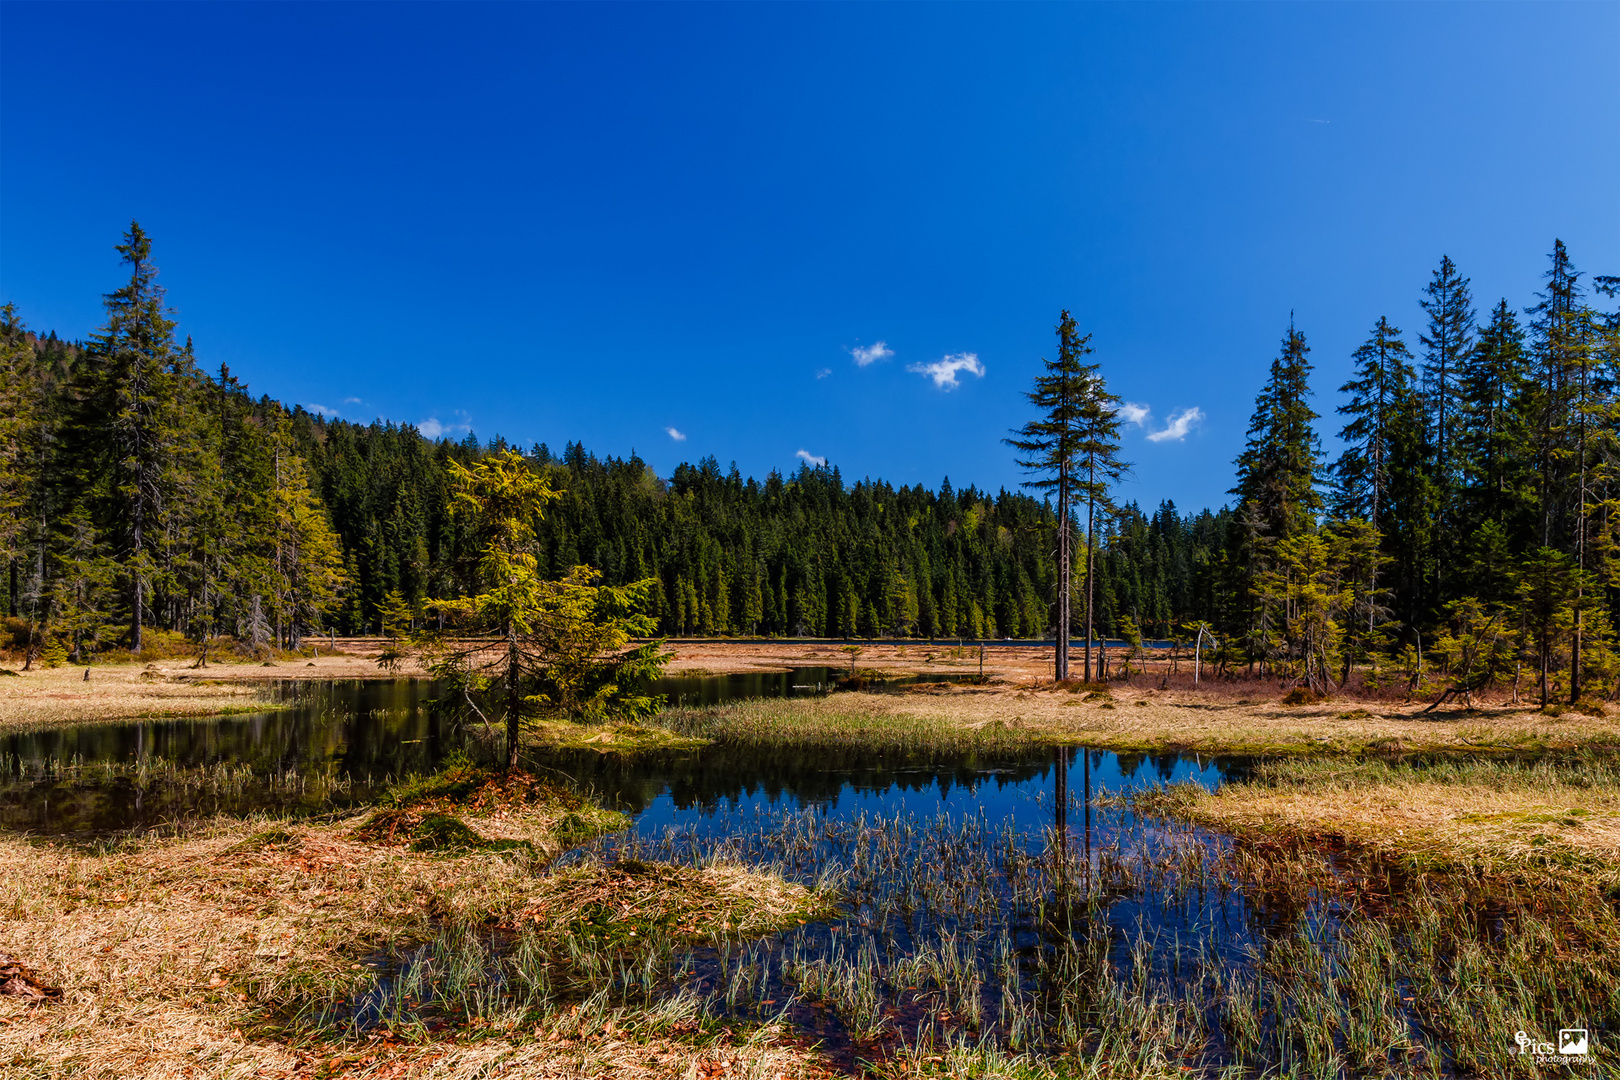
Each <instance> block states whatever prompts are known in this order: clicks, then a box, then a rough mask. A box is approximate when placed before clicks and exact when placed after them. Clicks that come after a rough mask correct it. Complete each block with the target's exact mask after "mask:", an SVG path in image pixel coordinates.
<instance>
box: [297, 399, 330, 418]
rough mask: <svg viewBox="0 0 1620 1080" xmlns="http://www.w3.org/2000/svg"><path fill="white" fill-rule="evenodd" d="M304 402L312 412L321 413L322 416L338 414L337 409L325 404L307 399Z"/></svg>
mask: <svg viewBox="0 0 1620 1080" xmlns="http://www.w3.org/2000/svg"><path fill="white" fill-rule="evenodd" d="M303 404H304V408H306V409H308V410H309V411H310V412H312V413H319V414H320V415H321V416H336V415H337V414H338V411H337V410H336V409H329V408H327V407H326V406H325V405H317V404H315V403H314V402H313V401H306V402H304V403H303Z"/></svg>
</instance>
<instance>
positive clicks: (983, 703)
mask: <svg viewBox="0 0 1620 1080" xmlns="http://www.w3.org/2000/svg"><path fill="white" fill-rule="evenodd" d="M1050 687H1051V684H1050V683H1046V684H1041V685H1035V684H1025V685H1023V686H1019V685H1017V684H1006V683H1002V684H993V685H990V686H963V685H926V684H924V685H916V686H911V687H908V688H906V689H905V690H904V691H903V692H897V693H871V694H866V693H859V694H852V693H839V694H832V695H829V696H827V697H824V698H803V699H792V700H782V699H766V700H754V701H741V702H735V703H731V704H729V705H725V706H720V707H717V708H711V709H692V710H685V711H682V710H675V711H672V712H671V713H670V714H669V715H670V719H671V722H672V723H673V724H675V726H676V727H677V728H678V729H680V730H690V731H691V732H693V733H695V734H702V735H705V736H708V737H711V738H721V739H724V738H727V737H728V736H731V737H736V736H738V735H743V736H745V737H746V738H747V739H749V740H750V741H768V740H770V739H779V740H781V741H784V742H795V743H806V742H817V741H828V742H837V743H852V744H853V743H861V742H872V743H888V742H903V743H908V744H922V743H927V742H937V743H940V744H941V745H944V744H955V743H959V742H961V741H962V740H963V739H965V738H968V737H970V736H977V737H979V738H982V739H987V740H993V741H995V742H998V743H1014V742H1026V743H1028V742H1033V743H1054V742H1058V743H1071V744H1072V743H1078V744H1082V745H1085V746H1089V747H1093V748H1097V749H1111V750H1120V751H1126V750H1130V751H1148V752H1160V751H1177V750H1182V751H1188V752H1192V751H1198V752H1201V753H1210V754H1255V755H1271V754H1349V753H1363V752H1369V751H1373V752H1403V751H1415V750H1455V751H1467V752H1471V753H1475V754H1481V755H1492V754H1501V755H1506V754H1522V753H1526V752H1537V751H1542V750H1548V749H1575V748H1587V747H1598V748H1615V747H1620V717H1615V716H1608V717H1594V716H1587V715H1584V714H1578V713H1565V714H1563V715H1562V716H1559V717H1550V716H1545V715H1543V714H1541V713H1539V712H1537V711H1534V710H1530V709H1523V708H1517V709H1516V708H1507V707H1496V708H1481V709H1475V710H1461V709H1458V710H1453V711H1451V712H1436V713H1431V714H1427V715H1425V714H1423V713H1422V712H1421V707H1420V706H1416V705H1413V706H1401V705H1395V704H1387V703H1386V704H1382V705H1375V706H1368V707H1352V706H1351V705H1350V704H1348V703H1344V702H1329V703H1324V704H1318V705H1312V706H1306V707H1299V708H1285V707H1283V706H1281V705H1279V704H1247V703H1245V704H1237V703H1234V702H1232V701H1231V700H1229V699H1224V698H1221V697H1214V698H1210V697H1205V696H1203V695H1197V694H1193V693H1188V692H1185V691H1169V692H1161V691H1158V690H1153V689H1144V688H1141V687H1128V686H1122V685H1119V684H1114V685H1113V686H1112V687H1111V688H1110V689H1109V690H1108V691H1106V692H1086V693H1068V692H1064V691H1062V690H1053V689H1051V688H1050ZM688 716H690V717H694V718H698V719H697V720H696V722H692V721H688V720H686V719H683V717H688Z"/></svg>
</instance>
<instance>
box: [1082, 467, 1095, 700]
mask: <svg viewBox="0 0 1620 1080" xmlns="http://www.w3.org/2000/svg"><path fill="white" fill-rule="evenodd" d="M1090 476H1091V486H1090V487H1089V488H1088V489H1087V491H1086V670H1085V680H1086V682H1090V681H1091V579H1092V578H1093V577H1095V576H1096V574H1095V570H1096V565H1097V559H1096V556H1095V555H1094V554H1093V550H1094V549H1095V548H1096V546H1097V544H1096V532H1097V528H1096V525H1095V524H1094V522H1095V521H1096V517H1097V493H1096V483H1097V463H1096V461H1095V460H1093V461H1092V462H1091V464H1090Z"/></svg>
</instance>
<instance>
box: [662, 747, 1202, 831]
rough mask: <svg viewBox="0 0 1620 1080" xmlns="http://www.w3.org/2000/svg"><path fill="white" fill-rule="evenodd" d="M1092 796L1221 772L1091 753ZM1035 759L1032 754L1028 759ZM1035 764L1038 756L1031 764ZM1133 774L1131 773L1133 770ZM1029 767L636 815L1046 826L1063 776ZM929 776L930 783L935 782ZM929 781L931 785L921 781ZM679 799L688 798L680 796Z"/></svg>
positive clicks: (723, 827) (701, 821) (900, 774)
mask: <svg viewBox="0 0 1620 1080" xmlns="http://www.w3.org/2000/svg"><path fill="white" fill-rule="evenodd" d="M1065 753H1066V755H1067V757H1068V759H1069V792H1070V796H1071V801H1073V800H1078V799H1080V798H1082V791H1081V788H1082V785H1083V783H1084V775H1083V773H1084V769H1083V767H1082V763H1081V759H1080V751H1079V750H1077V749H1075V748H1068V749H1067V750H1065ZM1090 758H1091V794H1092V797H1093V798H1096V797H1097V796H1099V795H1111V794H1119V793H1122V792H1125V791H1129V790H1132V789H1135V788H1140V787H1143V786H1147V787H1153V786H1157V785H1159V784H1161V783H1181V782H1185V781H1192V782H1196V783H1199V784H1202V785H1203V786H1205V787H1207V788H1210V789H1211V790H1213V789H1214V788H1216V787H1218V786H1219V785H1220V782H1221V778H1222V771H1221V770H1220V769H1219V768H1218V767H1217V766H1216V764H1215V762H1214V761H1213V760H1212V759H1210V758H1207V757H1202V756H1199V755H1193V754H1181V755H1157V756H1156V757H1154V758H1149V759H1146V760H1143V759H1141V758H1139V757H1138V758H1136V759H1135V767H1134V768H1131V767H1130V766H1129V765H1127V766H1125V767H1122V763H1121V760H1120V757H1119V755H1117V754H1115V753H1113V752H1112V751H1106V750H1105V751H1095V750H1094V751H1091V752H1090ZM1026 761H1029V759H1026ZM1029 764H1033V761H1029ZM1127 771H1129V772H1130V775H1127ZM1027 772H1028V767H1027V765H1026V767H1025V768H1023V769H1016V770H1015V769H1012V768H999V769H988V770H984V771H982V772H981V773H980V774H979V775H978V776H977V777H975V778H974V779H971V780H967V781H963V780H960V779H958V776H959V774H958V773H956V772H955V771H954V770H953V772H952V773H951V774H949V775H941V774H940V773H939V771H938V770H937V769H930V768H928V767H925V766H917V767H910V768H900V769H893V770H888V771H887V773H886V775H887V776H888V777H889V778H890V780H891V782H890V784H889V785H888V786H887V787H885V788H881V789H874V787H873V786H871V785H869V784H865V783H863V784H860V785H858V786H857V785H856V784H853V783H849V782H846V783H844V784H843V785H842V786H841V787H840V788H839V789H838V792H837V794H836V796H834V797H833V798H831V799H828V798H824V797H816V798H811V799H804V798H801V797H799V795H798V794H797V792H796V791H795V790H794V787H793V786H792V785H791V783H789V784H787V785H784V786H782V787H780V788H773V789H772V790H765V789H764V787H763V786H751V787H750V788H749V789H748V790H745V791H744V792H743V793H742V794H741V795H737V796H722V797H720V798H719V799H717V800H716V801H714V802H711V803H707V804H702V805H692V804H688V805H680V804H679V803H678V801H677V799H676V798H675V797H674V796H673V795H672V793H671V792H670V791H669V790H668V789H667V788H666V789H665V790H663V791H662V792H661V793H660V794H658V795H657V796H656V797H655V798H654V799H653V800H652V801H651V802H650V803H649V804H648V805H647V808H646V809H645V810H643V811H642V812H641V813H640V814H638V815H637V816H636V824H635V829H636V831H637V832H639V833H642V834H653V833H657V832H660V831H662V830H664V829H667V828H671V827H681V828H691V829H694V830H696V831H697V832H699V833H706V834H717V833H723V832H725V831H728V829H729V828H730V827H731V826H730V825H729V824H728V823H727V820H726V819H734V818H738V817H753V816H755V815H756V814H759V813H764V812H772V811H774V812H778V813H779V812H782V811H784V810H786V811H791V810H801V809H805V808H807V807H809V806H815V807H816V809H817V810H818V811H820V812H821V813H823V814H824V815H825V816H827V817H833V818H852V817H855V816H857V815H859V814H863V813H864V814H865V815H867V816H868V817H871V816H883V817H893V816H895V815H918V816H922V815H929V816H932V815H935V814H939V813H944V814H946V815H949V816H951V817H960V816H962V815H973V814H983V815H985V816H986V817H987V818H989V819H990V820H992V821H996V820H1007V819H1011V820H1012V821H1013V822H1014V824H1015V826H1016V827H1018V828H1020V829H1024V828H1033V829H1040V828H1044V827H1046V826H1048V825H1050V824H1051V820H1052V801H1053V798H1054V792H1055V788H1056V781H1057V769H1056V767H1055V765H1054V764H1053V762H1052V760H1051V758H1050V757H1048V758H1047V760H1046V764H1045V766H1044V767H1041V768H1040V769H1039V771H1038V772H1037V773H1036V774H1035V775H1034V776H1033V777H1027V778H1018V777H1016V776H1014V775H1013V774H1014V773H1027ZM930 781H931V782H930ZM919 785H926V786H919ZM680 802H687V800H681V801H680Z"/></svg>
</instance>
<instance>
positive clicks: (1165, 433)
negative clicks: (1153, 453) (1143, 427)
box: [1148, 405, 1204, 442]
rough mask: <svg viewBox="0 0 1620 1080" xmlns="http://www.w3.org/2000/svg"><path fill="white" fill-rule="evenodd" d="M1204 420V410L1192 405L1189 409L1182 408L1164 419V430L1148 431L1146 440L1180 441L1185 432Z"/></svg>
mask: <svg viewBox="0 0 1620 1080" xmlns="http://www.w3.org/2000/svg"><path fill="white" fill-rule="evenodd" d="M1203 422H1204V410H1203V409H1200V408H1199V407H1198V406H1196V405H1194V406H1193V407H1192V408H1190V409H1182V410H1181V411H1180V412H1178V413H1172V414H1171V416H1170V419H1169V420H1167V421H1165V426H1164V430H1162V431H1150V432H1149V433H1148V442H1170V441H1172V440H1174V441H1175V442H1180V441H1181V440H1182V439H1185V438H1186V437H1187V432H1189V431H1191V430H1192V429H1193V428H1194V427H1195V426H1197V425H1198V424H1201V423H1203Z"/></svg>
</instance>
